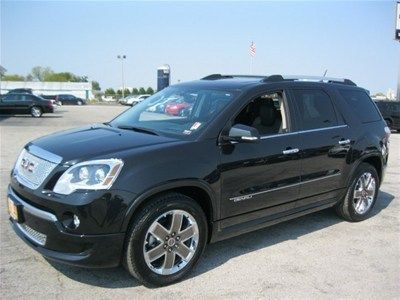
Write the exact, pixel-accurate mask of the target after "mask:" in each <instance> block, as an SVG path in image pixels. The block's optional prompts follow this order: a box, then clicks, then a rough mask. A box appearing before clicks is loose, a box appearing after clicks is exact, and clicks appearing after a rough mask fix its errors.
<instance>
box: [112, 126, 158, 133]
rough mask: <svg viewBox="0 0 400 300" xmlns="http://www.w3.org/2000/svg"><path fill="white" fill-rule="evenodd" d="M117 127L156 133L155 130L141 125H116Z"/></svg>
mask: <svg viewBox="0 0 400 300" xmlns="http://www.w3.org/2000/svg"><path fill="white" fill-rule="evenodd" d="M118 128H119V129H124V130H133V131H136V132H142V133H147V134H152V135H158V133H157V132H155V131H153V130H150V129H147V128H142V127H135V126H131V125H118Z"/></svg>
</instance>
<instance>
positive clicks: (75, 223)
mask: <svg viewBox="0 0 400 300" xmlns="http://www.w3.org/2000/svg"><path fill="white" fill-rule="evenodd" d="M79 224H81V221H80V220H79V218H78V216H77V215H74V226H75V228H78V226H79Z"/></svg>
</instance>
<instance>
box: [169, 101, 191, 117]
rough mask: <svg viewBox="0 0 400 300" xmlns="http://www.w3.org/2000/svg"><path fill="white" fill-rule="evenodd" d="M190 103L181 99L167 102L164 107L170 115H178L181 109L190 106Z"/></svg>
mask: <svg viewBox="0 0 400 300" xmlns="http://www.w3.org/2000/svg"><path fill="white" fill-rule="evenodd" d="M190 106H191V104H190V103H187V102H185V101H183V100H181V101H176V102H171V103H168V104H167V105H166V107H165V113H166V114H168V115H171V116H180V115H181V112H182V110H184V109H185V108H188V107H190Z"/></svg>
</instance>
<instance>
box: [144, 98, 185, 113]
mask: <svg viewBox="0 0 400 300" xmlns="http://www.w3.org/2000/svg"><path fill="white" fill-rule="evenodd" d="M178 99H180V96H177V95H172V96H170V97H166V98H164V99H160V100H159V101H157V102H156V103H154V104H152V103H150V104H149V107H147V108H146V111H148V112H156V113H165V107H166V106H167V105H168V103H171V102H174V101H177V100H178Z"/></svg>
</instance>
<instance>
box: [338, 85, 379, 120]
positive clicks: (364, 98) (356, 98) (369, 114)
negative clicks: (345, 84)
mask: <svg viewBox="0 0 400 300" xmlns="http://www.w3.org/2000/svg"><path fill="white" fill-rule="evenodd" d="M339 92H340V94H341V95H342V97H343V98H344V100H346V102H347V104H348V105H349V106H350V107H351V109H352V110H353V112H354V113H355V114H356V115H357V116H358V117H359V118H360V119H361V122H363V123H368V122H374V121H379V120H380V119H381V116H380V115H379V112H378V110H377V109H376V107H375V105H374V103H373V102H372V100H371V98H370V97H369V96H368V95H367V93H366V92H363V91H358V90H339ZM385 108H386V107H383V109H385Z"/></svg>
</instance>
